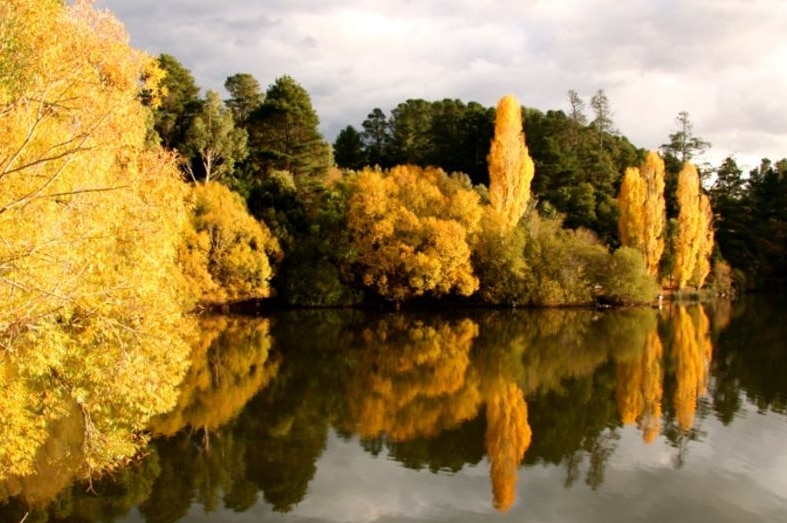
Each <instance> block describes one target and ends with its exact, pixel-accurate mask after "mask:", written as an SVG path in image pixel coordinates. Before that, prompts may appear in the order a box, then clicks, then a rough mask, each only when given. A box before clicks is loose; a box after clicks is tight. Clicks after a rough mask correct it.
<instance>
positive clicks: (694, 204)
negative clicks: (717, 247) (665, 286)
mask: <svg viewBox="0 0 787 523" xmlns="http://www.w3.org/2000/svg"><path fill="white" fill-rule="evenodd" d="M677 197H678V206H679V208H680V211H679V214H678V235H677V241H676V248H675V268H674V273H673V275H674V277H675V280H676V285H677V288H678V289H683V288H685V287H686V286H687V285H688V284H689V283H692V284H693V285H695V286H696V287H697V288H698V289H699V288H701V287H702V285H703V284H704V283H705V279H706V278H707V276H708V274H709V273H710V261H709V260H710V254H711V252H712V251H713V226H712V225H713V224H712V222H713V211H712V210H711V205H710V199H709V198H708V196H707V195H706V194H704V193H702V191H701V186H700V179H699V174H698V173H697V168H696V167H695V166H694V165H692V164H690V163H686V164H684V166H683V169H681V171H680V173H679V174H678V190H677Z"/></svg>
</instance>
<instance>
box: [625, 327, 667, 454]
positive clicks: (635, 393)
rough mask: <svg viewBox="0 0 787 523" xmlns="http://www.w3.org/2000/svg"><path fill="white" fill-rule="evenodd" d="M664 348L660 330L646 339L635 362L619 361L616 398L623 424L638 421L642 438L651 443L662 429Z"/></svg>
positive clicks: (654, 331)
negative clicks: (659, 333)
mask: <svg viewBox="0 0 787 523" xmlns="http://www.w3.org/2000/svg"><path fill="white" fill-rule="evenodd" d="M663 354H664V349H663V346H662V344H661V339H660V338H659V335H658V331H657V330H656V328H655V326H654V330H653V331H652V332H651V333H649V334H648V335H647V337H646V338H645V346H644V347H643V350H642V352H641V353H640V354H639V356H638V357H637V358H636V359H634V360H633V361H624V362H620V363H618V368H617V378H618V379H617V383H618V385H617V400H618V409H619V410H620V418H621V421H622V422H623V424H624V425H630V424H633V423H637V425H638V427H639V428H640V430H641V431H642V439H643V441H645V442H646V443H652V442H653V441H654V440H655V439H656V436H658V434H659V431H660V429H661V400H662V396H663V394H664V389H663V386H662V384H663V378H664V368H663V365H662V358H663Z"/></svg>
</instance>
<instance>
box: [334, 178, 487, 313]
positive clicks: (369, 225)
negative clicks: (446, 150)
mask: <svg viewBox="0 0 787 523" xmlns="http://www.w3.org/2000/svg"><path fill="white" fill-rule="evenodd" d="M350 183H351V195H350V198H349V202H348V209H347V229H348V232H349V236H350V249H351V250H352V251H353V252H355V253H356V257H355V259H354V260H353V261H354V263H355V265H356V267H355V269H356V271H357V272H358V273H360V277H361V280H362V283H363V284H364V285H365V286H366V287H369V288H371V289H373V290H374V291H375V292H377V293H378V294H380V295H381V296H383V297H385V298H387V299H389V300H394V301H401V300H405V299H408V298H412V297H417V296H422V295H425V294H430V295H433V296H440V295H444V294H448V293H451V292H456V293H457V294H460V295H464V296H468V295H470V294H472V293H473V292H475V291H476V290H477V289H478V278H476V277H475V275H474V274H473V267H472V264H471V262H470V255H471V249H470V238H471V237H472V235H473V234H475V233H476V231H477V230H478V227H479V222H480V220H481V205H480V203H479V197H478V195H477V194H476V193H475V192H474V191H473V190H472V189H471V188H470V187H469V186H468V185H467V184H466V183H464V182H463V181H461V180H459V179H456V178H452V177H449V176H448V175H447V174H446V173H445V172H443V171H442V170H441V169H435V168H426V169H424V168H421V167H415V166H409V165H404V166H398V167H394V168H393V169H391V170H390V171H389V172H385V173H384V172H381V171H377V170H372V169H368V168H367V169H365V170H363V171H362V172H361V173H359V174H358V175H357V177H356V178H354V179H353V180H352V181H351V182H350Z"/></svg>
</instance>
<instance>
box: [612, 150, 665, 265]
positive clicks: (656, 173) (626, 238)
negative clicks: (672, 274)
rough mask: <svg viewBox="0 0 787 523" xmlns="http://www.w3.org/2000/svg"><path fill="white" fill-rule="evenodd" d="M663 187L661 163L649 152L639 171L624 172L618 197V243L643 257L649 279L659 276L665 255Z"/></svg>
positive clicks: (635, 169) (660, 160) (629, 169)
mask: <svg viewBox="0 0 787 523" xmlns="http://www.w3.org/2000/svg"><path fill="white" fill-rule="evenodd" d="M664 186H665V183H664V161H663V160H662V159H661V157H660V156H659V155H658V153H657V152H655V151H650V152H649V153H648V155H647V156H646V158H645V161H644V162H643V164H642V165H641V166H640V167H639V168H637V167H629V168H628V169H626V172H625V174H624V175H623V181H622V183H621V186H620V195H619V196H618V202H619V204H620V217H619V219H618V230H619V232H620V241H621V243H622V244H623V246H625V247H633V248H635V249H637V250H638V251H640V252H641V253H642V256H643V257H644V258H645V265H646V267H647V270H648V273H649V274H651V275H652V276H656V275H658V270H659V261H660V260H661V255H662V254H663V252H664V227H665V225H666V211H665V208H666V204H665V200H664Z"/></svg>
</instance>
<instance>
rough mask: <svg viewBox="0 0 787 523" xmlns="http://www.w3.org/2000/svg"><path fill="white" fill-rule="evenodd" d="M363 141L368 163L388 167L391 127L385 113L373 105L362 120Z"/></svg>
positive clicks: (389, 163) (389, 164)
mask: <svg viewBox="0 0 787 523" xmlns="http://www.w3.org/2000/svg"><path fill="white" fill-rule="evenodd" d="M362 126H363V134H362V136H363V141H364V144H365V145H366V152H367V154H368V155H369V165H372V166H375V165H376V166H379V167H390V166H391V165H392V164H391V162H390V160H389V158H390V156H391V151H390V145H391V129H390V126H389V124H388V119H387V118H386V116H385V113H384V112H383V111H382V109H380V108H379V107H375V108H374V109H373V110H372V112H371V113H369V115H368V116H367V117H366V120H364V121H363V124H362Z"/></svg>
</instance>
